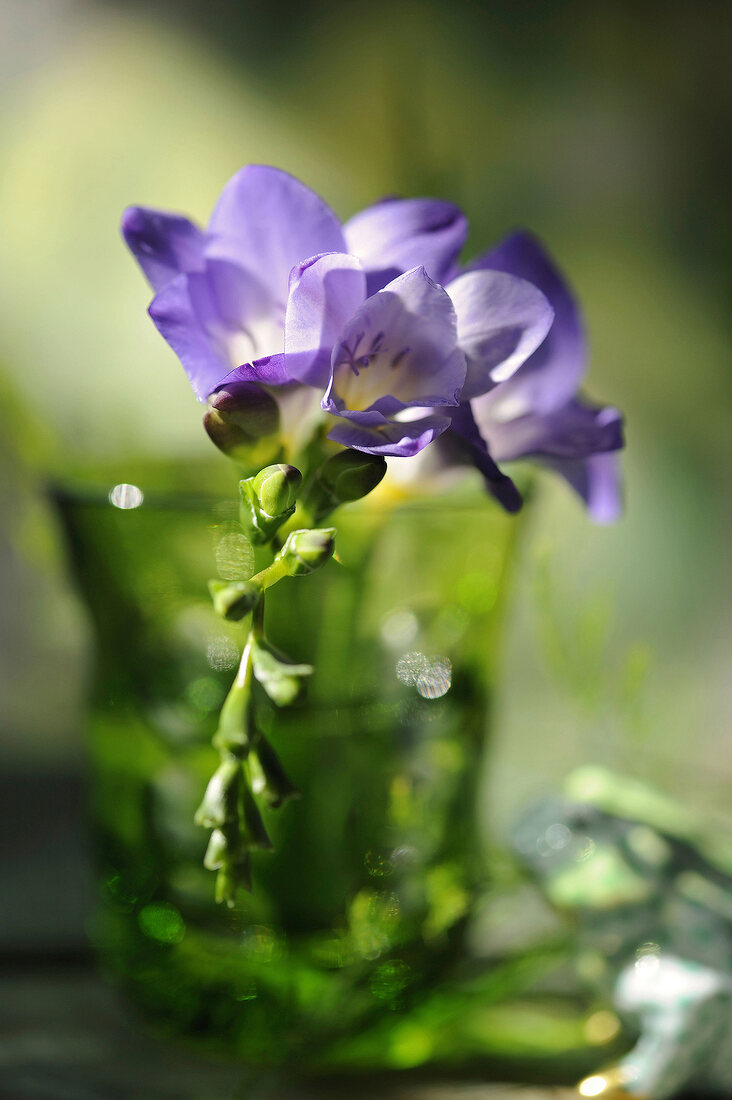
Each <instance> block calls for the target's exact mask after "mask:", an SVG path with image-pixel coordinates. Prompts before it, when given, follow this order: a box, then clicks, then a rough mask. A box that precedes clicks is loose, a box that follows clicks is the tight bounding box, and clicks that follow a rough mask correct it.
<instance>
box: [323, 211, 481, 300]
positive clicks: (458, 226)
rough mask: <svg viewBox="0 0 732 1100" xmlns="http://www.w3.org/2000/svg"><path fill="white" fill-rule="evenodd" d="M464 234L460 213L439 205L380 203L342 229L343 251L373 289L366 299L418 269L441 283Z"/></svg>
mask: <svg viewBox="0 0 732 1100" xmlns="http://www.w3.org/2000/svg"><path fill="white" fill-rule="evenodd" d="M467 231H468V223H467V219H466V218H465V216H464V214H463V213H462V211H461V210H459V209H458V207H457V206H453V205H452V203H449V202H442V201H440V200H438V199H384V200H383V201H382V202H379V203H376V204H375V205H374V206H369V207H367V208H366V209H365V210H362V211H361V213H360V214H356V215H355V217H353V218H351V220H350V221H349V222H346V224H345V226H344V232H345V236H346V243H347V245H348V251H349V252H352V253H353V254H354V255H356V256H358V257H359V259H360V260H361V261H362V263H363V265H364V267H365V269H366V271H367V272H369V273H370V274H371V275H372V276H373V279H372V282H375V283H376V284H377V285H376V286H373V288H372V287H371V286H370V287H369V292H370V293H373V292H374V291H375V290H377V289H381V287H383V286H384V285H385V284H386V283H387V282H388V281H389V280H390V279H392V278H393V277H394V276H395V275H397V274H398V273H399V272H404V271H409V270H410V269H411V268H413V267H417V266H418V265H419V264H422V265H423V266H424V268H425V270H426V271H427V274H428V275H429V276H430V277H431V278H433V279H435V280H436V281H437V282H438V283H440V282H442V281H443V279H444V276H445V274H446V272H447V271H448V270H449V269H450V268H452V266H453V264H454V262H455V260H456V258H457V256H458V253H459V252H460V249H461V248H462V247H463V245H464V243H465V238H466V236H467Z"/></svg>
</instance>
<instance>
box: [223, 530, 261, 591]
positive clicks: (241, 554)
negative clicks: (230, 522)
mask: <svg viewBox="0 0 732 1100" xmlns="http://www.w3.org/2000/svg"><path fill="white" fill-rule="evenodd" d="M216 568H217V569H218V571H219V576H220V577H221V578H222V580H225V581H238V580H248V579H249V578H250V577H251V575H252V573H253V572H254V548H253V547H252V544H251V542H250V541H249V539H248V538H246V537H245V536H244V535H242V534H237V533H236V532H231V533H229V534H226V535H222V537H221V538H220V539H219V541H218V543H217V545H216Z"/></svg>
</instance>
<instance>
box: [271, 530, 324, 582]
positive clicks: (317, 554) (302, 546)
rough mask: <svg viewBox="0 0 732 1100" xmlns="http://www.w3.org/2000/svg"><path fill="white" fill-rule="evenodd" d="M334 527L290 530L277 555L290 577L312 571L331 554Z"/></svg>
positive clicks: (301, 575) (304, 574)
mask: <svg viewBox="0 0 732 1100" xmlns="http://www.w3.org/2000/svg"><path fill="white" fill-rule="evenodd" d="M334 549H335V527H316V528H314V529H313V530H307V529H304V530H301V531H292V532H291V533H290V534H289V535H288V536H287V541H286V543H285V545H284V546H283V547H282V549H281V550H280V552H279V554H278V555H277V556H278V557H279V559H280V560H281V561H282V563H283V565H284V566H285V568H286V570H287V572H288V574H289V575H290V576H291V577H303V576H306V575H307V574H308V573H314V572H315V570H316V569H320V567H321V565H325V563H326V562H327V561H328V559H329V558H330V557H332V556H333V551H334Z"/></svg>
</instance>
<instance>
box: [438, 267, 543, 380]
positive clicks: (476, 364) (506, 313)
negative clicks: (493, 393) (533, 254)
mask: <svg viewBox="0 0 732 1100" xmlns="http://www.w3.org/2000/svg"><path fill="white" fill-rule="evenodd" d="M447 290H448V293H449V295H450V297H451V299H452V301H453V304H454V306H455V312H456V314H457V334H458V345H459V347H460V348H461V349H462V350H463V352H464V353H465V356H466V359H467V363H468V370H467V377H466V380H465V387H464V389H463V397H464V398H471V397H475V396H477V395H478V394H481V393H485V392H486V391H487V390H490V389H492V388H493V386H495V385H496V383H498V382H503V381H505V380H506V379H507V378H510V377H511V375H512V374H513V373H514V372H515V371H517V370H518V368H519V367H520V366H521V364H522V363H524V362H525V361H526V359H527V358H528V357H529V356H530V355H531V354H532V352H534V351H535V350H536V348H537V347H538V346H539V344H540V343H541V342H542V340H543V339H544V338H545V337H546V334H547V332H548V331H549V329H550V327H551V323H552V319H553V316H554V311H553V310H552V307H551V305H550V304H549V302H548V300H547V299H546V297H545V296H544V295H543V294H542V293H541V291H540V290H537V288H536V287H535V286H533V285H532V284H531V283H529V282H527V281H526V280H525V279H518V278H516V277H515V276H513V275H506V274H505V273H503V272H499V271H487V270H486V271H470V272H467V273H466V274H464V275H460V276H458V278H457V279H454V280H453V281H452V282H451V283H450V284H449V285H448V288H447Z"/></svg>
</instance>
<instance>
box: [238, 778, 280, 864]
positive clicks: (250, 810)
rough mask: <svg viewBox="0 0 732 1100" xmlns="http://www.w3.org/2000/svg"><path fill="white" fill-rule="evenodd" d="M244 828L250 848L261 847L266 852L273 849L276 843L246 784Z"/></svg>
mask: <svg viewBox="0 0 732 1100" xmlns="http://www.w3.org/2000/svg"><path fill="white" fill-rule="evenodd" d="M244 830H245V838H246V845H247V847H248V848H260V849H262V850H264V851H266V852H271V851H272V848H273V847H274V845H273V844H272V841H271V840H270V839H269V834H268V833H267V830H266V828H265V827H264V822H263V821H262V815H261V814H260V812H259V807H258V806H257V803H256V802H255V801H254V797H253V795H252V792H251V791H250V790H249V788H248V787H247V786H246V785H245V787H244Z"/></svg>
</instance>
